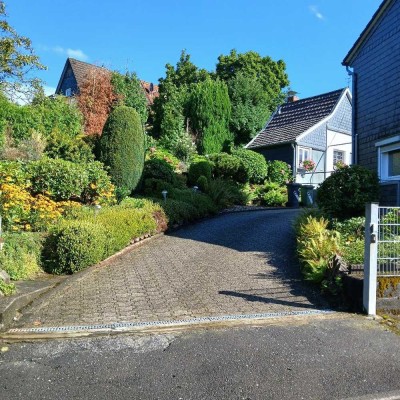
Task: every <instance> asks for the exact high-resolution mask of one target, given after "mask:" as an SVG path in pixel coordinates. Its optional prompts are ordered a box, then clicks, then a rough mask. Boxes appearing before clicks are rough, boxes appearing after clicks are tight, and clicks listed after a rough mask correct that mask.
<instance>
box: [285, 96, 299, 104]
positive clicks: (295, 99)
mask: <svg viewBox="0 0 400 400" xmlns="http://www.w3.org/2000/svg"><path fill="white" fill-rule="evenodd" d="M298 100H300V99H299V98H298V97H297V96H296V95H293V96H288V98H287V102H288V103H294V102H295V101H298Z"/></svg>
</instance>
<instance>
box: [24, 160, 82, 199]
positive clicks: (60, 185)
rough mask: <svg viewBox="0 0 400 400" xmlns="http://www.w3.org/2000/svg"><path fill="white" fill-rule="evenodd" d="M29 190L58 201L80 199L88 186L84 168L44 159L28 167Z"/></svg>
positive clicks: (62, 161)
mask: <svg viewBox="0 0 400 400" xmlns="http://www.w3.org/2000/svg"><path fill="white" fill-rule="evenodd" d="M27 169H28V173H29V176H30V179H31V183H32V186H31V190H32V192H33V193H34V194H38V193H41V194H46V196H49V197H50V198H52V199H54V200H57V201H60V200H68V199H80V196H81V193H82V191H83V190H84V188H85V187H86V186H88V184H89V177H88V173H87V171H86V169H85V166H83V165H78V164H75V163H72V162H70V161H65V160H61V159H57V160H52V159H47V158H44V159H42V160H39V161H34V162H31V163H30V164H29V165H28V168H27Z"/></svg>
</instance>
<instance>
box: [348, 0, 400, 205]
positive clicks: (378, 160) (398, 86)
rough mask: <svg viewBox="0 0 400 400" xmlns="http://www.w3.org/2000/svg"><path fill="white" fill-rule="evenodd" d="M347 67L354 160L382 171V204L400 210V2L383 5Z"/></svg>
mask: <svg viewBox="0 0 400 400" xmlns="http://www.w3.org/2000/svg"><path fill="white" fill-rule="evenodd" d="M342 64H343V65H344V66H346V67H347V70H348V72H349V74H350V75H352V77H353V91H352V92H353V133H354V141H353V142H354V150H353V158H354V162H355V163H356V164H360V165H363V166H365V167H367V168H369V169H371V170H374V171H377V172H378V175H379V179H380V184H381V198H380V203H381V204H382V205H387V206H395V205H397V206H399V205H400V1H398V0H385V1H383V2H382V3H381V5H380V6H379V8H378V10H377V11H376V12H375V14H374V15H373V17H372V19H371V21H370V22H369V23H368V25H367V26H366V27H365V29H364V30H363V32H362V33H361V35H360V37H359V38H358V39H357V41H356V42H355V43H354V45H353V47H352V48H351V49H350V51H349V52H348V54H347V55H346V57H345V58H344V60H343V62H342ZM350 68H352V70H351V69H350Z"/></svg>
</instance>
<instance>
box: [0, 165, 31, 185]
mask: <svg viewBox="0 0 400 400" xmlns="http://www.w3.org/2000/svg"><path fill="white" fill-rule="evenodd" d="M0 182H2V183H3V182H7V183H11V184H14V185H18V186H21V187H25V186H26V185H27V184H28V182H29V175H28V173H27V171H26V168H25V165H24V164H23V163H21V162H18V161H0Z"/></svg>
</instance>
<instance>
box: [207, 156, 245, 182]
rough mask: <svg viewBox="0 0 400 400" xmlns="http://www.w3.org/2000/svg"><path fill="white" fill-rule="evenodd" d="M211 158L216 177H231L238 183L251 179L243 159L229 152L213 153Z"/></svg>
mask: <svg viewBox="0 0 400 400" xmlns="http://www.w3.org/2000/svg"><path fill="white" fill-rule="evenodd" d="M210 160H211V161H212V162H213V171H212V172H213V175H214V178H221V179H229V180H232V181H234V182H238V183H245V182H247V181H248V180H249V176H248V174H247V170H246V168H245V166H244V164H243V162H242V160H241V159H240V158H238V157H236V156H234V155H231V154H227V153H218V154H212V155H211V156H210Z"/></svg>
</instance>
